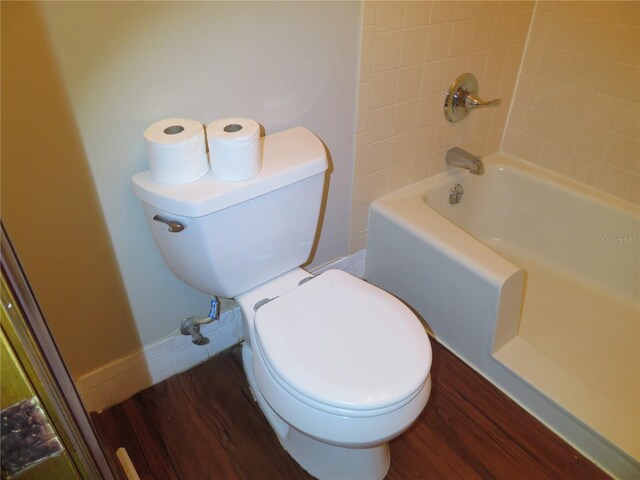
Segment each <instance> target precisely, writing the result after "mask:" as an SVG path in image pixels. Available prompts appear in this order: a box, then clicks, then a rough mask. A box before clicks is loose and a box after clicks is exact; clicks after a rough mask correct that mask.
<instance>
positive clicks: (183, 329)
mask: <svg viewBox="0 0 640 480" xmlns="http://www.w3.org/2000/svg"><path fill="white" fill-rule="evenodd" d="M218 320H220V299H219V298H218V297H217V296H215V295H211V309H210V310H209V315H207V316H206V317H204V318H201V317H197V316H195V315H190V316H188V317H186V318H183V319H182V320H181V321H180V333H182V334H183V335H191V341H192V342H193V343H195V344H196V345H206V344H207V343H209V342H210V340H209V339H208V338H207V337H205V336H204V335H202V333H200V325H204V324H206V323H211V322H216V321H218Z"/></svg>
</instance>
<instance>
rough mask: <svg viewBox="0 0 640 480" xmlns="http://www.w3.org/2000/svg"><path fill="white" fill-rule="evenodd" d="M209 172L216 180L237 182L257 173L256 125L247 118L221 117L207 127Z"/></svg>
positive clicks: (257, 143) (257, 140) (257, 127)
mask: <svg viewBox="0 0 640 480" xmlns="http://www.w3.org/2000/svg"><path fill="white" fill-rule="evenodd" d="M207 142H208V143H209V156H210V157H211V171H212V172H213V174H214V175H215V176H216V177H218V178H219V179H220V180H224V181H229V182H238V181H242V180H249V179H250V178H253V177H255V176H256V175H258V173H260V168H261V167H262V154H261V151H260V125H258V123H257V122H256V121H254V120H250V119H248V118H225V119H223V120H217V121H215V122H212V123H210V124H209V125H208V126H207Z"/></svg>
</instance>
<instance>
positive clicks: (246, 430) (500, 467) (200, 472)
mask: <svg viewBox="0 0 640 480" xmlns="http://www.w3.org/2000/svg"><path fill="white" fill-rule="evenodd" d="M432 346H433V355H434V359H433V367H432V370H431V372H432V378H433V389H432V393H431V397H430V399H429V402H428V404H427V407H426V408H425V410H424V411H423V413H422V415H421V416H420V417H419V418H418V420H417V421H416V422H415V423H414V424H413V425H412V427H411V428H410V429H409V430H408V431H407V432H405V433H404V434H403V435H401V436H400V437H398V438H397V439H395V440H394V441H393V442H391V468H390V469H389V473H388V475H387V478H388V479H390V480H391V479H395V480H408V479H443V480H445V479H446V480H448V479H464V480H470V479H493V478H495V479H507V480H526V479H570V480H576V479H589V480H591V479H593V480H596V479H601V478H609V477H608V476H607V475H605V474H604V473H603V472H602V471H601V470H599V469H598V468H597V467H596V466H594V465H593V464H592V463H590V462H589V461H588V460H587V459H585V458H584V457H583V456H582V455H580V454H579V453H578V452H577V451H576V450H574V449H573V448H571V447H570V446H569V445H568V444H566V443H565V442H563V441H562V440H561V439H560V438H559V437H557V436H556V435H555V434H553V433H552V432H551V431H549V430H548V429H547V428H546V427H544V426H543V425H542V424H541V423H540V422H538V421H537V420H536V419H534V418H533V417H532V416H530V415H529V414H528V413H526V412H525V411H524V410H523V409H522V408H520V407H519V406H518V405H516V404H515V403H514V402H513V401H511V400H510V399H509V398H508V397H506V396H505V395H504V394H503V393H502V392H500V391H499V390H498V389H496V388H495V387H494V386H493V385H492V384H490V383H489V382H487V381H486V380H485V379H484V378H482V377H481V376H480V375H478V374H477V373H476V372H475V371H473V370H472V369H471V368H469V367H468V366H467V365H465V364H464V363H463V362H462V361H460V360H459V359H458V358H457V357H456V356H455V355H453V354H452V353H451V352H449V351H448V350H447V349H445V348H444V347H442V346H441V345H440V344H438V343H437V342H436V341H434V340H432ZM92 418H93V420H94V423H95V425H96V428H97V430H98V434H99V436H100V438H101V440H102V441H103V443H104V446H105V449H106V451H107V453H108V456H109V458H110V459H111V460H112V461H113V464H114V468H117V469H119V464H118V462H117V460H116V457H115V450H116V449H117V448H119V447H125V448H126V450H127V452H128V454H129V456H130V457H131V460H132V461H133V464H134V465H135V467H136V469H137V471H138V474H139V475H140V478H141V479H143V480H146V479H157V480H162V479H184V480H204V479H222V480H227V479H229V480H234V479H257V480H263V479H265V480H270V479H310V478H312V477H311V476H310V475H308V474H307V473H306V472H304V471H303V470H302V469H301V468H300V467H299V466H298V465H297V464H296V463H295V462H294V461H293V460H292V459H291V458H290V457H289V456H288V454H287V453H286V452H285V451H284V450H283V449H282V447H281V446H280V444H279V443H278V440H277V439H276V436H275V433H273V431H272V430H271V428H270V426H269V424H268V423H267V420H266V419H265V417H264V416H263V415H262V412H261V411H260V409H259V408H258V406H257V404H256V403H255V402H254V401H253V398H252V396H251V393H250V392H249V388H248V384H247V381H246V379H245V376H244V372H243V370H242V364H241V359H240V350H239V348H234V349H232V350H229V351H227V352H225V353H223V354H221V355H219V356H217V357H215V358H213V359H211V360H209V361H207V362H205V363H203V364H200V365H198V366H196V367H194V368H192V369H191V370H189V371H187V372H184V373H182V374H179V375H176V376H174V377H172V378H170V379H168V380H166V381H164V382H162V383H160V384H158V385H155V386H153V387H151V388H148V389H147V390H144V391H143V392H140V393H138V394H137V395H135V396H134V397H132V398H130V399H129V400H126V401H124V402H122V403H120V404H118V405H116V406H114V407H112V408H110V409H109V410H106V411H104V412H103V413H101V414H93V415H92ZM121 475H122V478H123V479H125V478H126V477H125V476H124V475H123V474H122V473H121Z"/></svg>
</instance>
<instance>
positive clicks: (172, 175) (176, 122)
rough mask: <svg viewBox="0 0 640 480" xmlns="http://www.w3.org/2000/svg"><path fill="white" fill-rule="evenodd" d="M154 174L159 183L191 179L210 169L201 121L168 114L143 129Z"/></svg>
mask: <svg viewBox="0 0 640 480" xmlns="http://www.w3.org/2000/svg"><path fill="white" fill-rule="evenodd" d="M144 140H145V143H146V145H147V154H148V156H149V166H150V168H151V176H152V177H153V179H154V180H155V181H157V182H160V183H171V184H177V183H189V182H193V181H195V180H197V179H199V178H200V177H202V176H203V175H204V174H205V173H207V172H208V171H209V161H208V159H207V144H206V140H205V134H204V126H203V125H202V123H200V122H197V121H195V120H189V119H186V118H167V119H165V120H160V121H159V122H156V123H154V124H153V125H151V126H150V127H149V128H147V129H146V130H145V132H144Z"/></svg>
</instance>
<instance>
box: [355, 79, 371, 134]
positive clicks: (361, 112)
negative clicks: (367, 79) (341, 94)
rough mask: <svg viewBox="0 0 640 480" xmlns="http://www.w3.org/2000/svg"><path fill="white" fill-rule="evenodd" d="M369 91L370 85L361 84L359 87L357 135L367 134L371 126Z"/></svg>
mask: <svg viewBox="0 0 640 480" xmlns="http://www.w3.org/2000/svg"><path fill="white" fill-rule="evenodd" d="M369 90H370V84H369V83H361V84H360V85H358V100H357V102H358V103H357V105H356V109H357V110H356V113H357V116H356V135H358V134H360V133H363V132H366V131H367V128H368V126H369Z"/></svg>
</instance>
